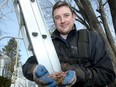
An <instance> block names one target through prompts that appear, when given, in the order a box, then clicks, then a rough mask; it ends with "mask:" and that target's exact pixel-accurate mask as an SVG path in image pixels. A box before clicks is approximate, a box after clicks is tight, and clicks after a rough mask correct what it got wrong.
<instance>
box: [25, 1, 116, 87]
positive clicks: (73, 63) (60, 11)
mask: <svg viewBox="0 0 116 87" xmlns="http://www.w3.org/2000/svg"><path fill="white" fill-rule="evenodd" d="M52 15H53V20H54V24H55V26H56V30H55V31H54V32H53V34H52V40H53V43H54V46H55V49H56V52H57V54H58V57H59V60H60V63H61V68H62V71H63V72H59V75H61V74H65V75H64V78H63V80H62V82H61V83H60V84H58V82H57V81H56V80H55V79H54V78H53V75H58V74H56V73H54V74H53V75H49V73H48V71H47V69H46V68H45V66H43V65H39V64H38V63H37V60H36V58H35V56H32V57H30V58H29V59H28V60H27V61H26V63H25V64H24V65H23V73H24V76H25V77H26V78H27V79H29V80H32V81H35V82H36V83H37V84H38V85H41V86H42V87H43V86H47V87H58V86H61V87H65V86H72V87H105V86H106V85H108V84H110V83H111V82H112V81H113V80H114V79H115V73H114V70H113V66H112V63H111V59H110V56H109V54H108V52H107V48H106V46H105V42H104V40H103V39H102V38H101V37H100V36H99V35H98V33H95V32H91V31H87V30H79V31H76V27H75V24H74V22H75V14H74V12H73V10H72V9H71V7H70V5H69V4H67V3H66V2H65V1H58V2H57V3H56V4H55V5H54V7H53V11H52ZM80 31H84V32H87V38H88V42H87V44H85V45H87V46H85V45H84V46H85V47H87V49H82V52H81V53H83V52H86V50H87V55H80V53H79V52H80V49H81V47H79V46H80V45H77V44H78V41H79V38H80V37H79V35H78V34H79V32H80ZM83 36H84V35H83ZM62 76H63V75H62ZM62 76H61V77H62Z"/></svg>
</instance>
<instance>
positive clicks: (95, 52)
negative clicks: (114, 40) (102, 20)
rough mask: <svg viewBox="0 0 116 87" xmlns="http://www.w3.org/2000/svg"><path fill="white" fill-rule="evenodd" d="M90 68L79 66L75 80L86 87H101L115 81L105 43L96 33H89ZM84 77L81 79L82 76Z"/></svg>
mask: <svg viewBox="0 0 116 87" xmlns="http://www.w3.org/2000/svg"><path fill="white" fill-rule="evenodd" d="M89 42H90V53H91V55H90V58H89V59H90V61H91V64H92V66H91V67H83V66H79V67H78V69H77V80H78V78H80V81H83V82H84V83H86V85H88V86H93V87H101V86H105V85H107V84H109V83H111V82H112V81H113V80H114V79H115V72H114V69H113V65H112V61H111V58H110V55H109V53H108V51H107V48H106V44H105V41H104V40H103V39H102V38H101V37H100V35H98V33H95V32H93V33H92V32H90V33H89ZM82 75H83V76H84V77H83V76H82Z"/></svg>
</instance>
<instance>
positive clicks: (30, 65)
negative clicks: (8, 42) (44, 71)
mask: <svg viewBox="0 0 116 87" xmlns="http://www.w3.org/2000/svg"><path fill="white" fill-rule="evenodd" d="M37 64H38V63H37V60H36V57H35V56H31V57H29V58H28V59H27V61H26V62H25V64H24V65H23V66H22V70H23V75H24V76H25V78H27V79H28V80H31V81H33V69H34V68H35V66H36V65H37Z"/></svg>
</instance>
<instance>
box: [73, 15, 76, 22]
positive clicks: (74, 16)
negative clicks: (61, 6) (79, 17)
mask: <svg viewBox="0 0 116 87" xmlns="http://www.w3.org/2000/svg"><path fill="white" fill-rule="evenodd" d="M75 18H76V15H75V14H74V13H73V20H74V21H75Z"/></svg>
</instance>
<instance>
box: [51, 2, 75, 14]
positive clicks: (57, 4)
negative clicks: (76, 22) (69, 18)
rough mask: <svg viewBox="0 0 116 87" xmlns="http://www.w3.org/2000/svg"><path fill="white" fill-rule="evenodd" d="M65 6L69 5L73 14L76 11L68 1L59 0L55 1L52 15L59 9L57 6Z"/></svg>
mask: <svg viewBox="0 0 116 87" xmlns="http://www.w3.org/2000/svg"><path fill="white" fill-rule="evenodd" d="M63 6H67V7H68V8H69V9H70V11H71V12H72V14H73V13H74V11H73V10H72V7H71V5H69V4H68V3H67V2H66V1H58V2H56V3H55V5H54V6H53V9H52V16H53V15H54V11H55V10H56V9H57V8H60V7H63Z"/></svg>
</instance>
